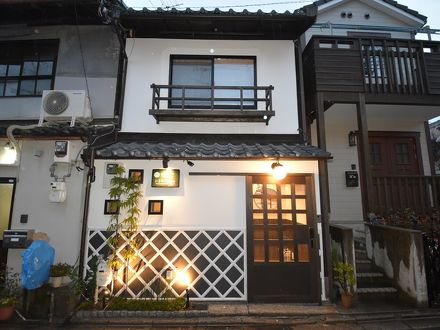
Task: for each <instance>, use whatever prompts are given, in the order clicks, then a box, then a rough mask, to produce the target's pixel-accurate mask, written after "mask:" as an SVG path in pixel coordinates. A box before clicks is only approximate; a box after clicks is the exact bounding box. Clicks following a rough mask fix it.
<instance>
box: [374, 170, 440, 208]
mask: <svg viewBox="0 0 440 330" xmlns="http://www.w3.org/2000/svg"><path fill="white" fill-rule="evenodd" d="M372 197H373V199H372V201H371V203H370V211H371V212H375V213H377V214H381V215H386V214H388V213H390V212H393V211H394V212H395V211H396V210H404V209H408V208H409V209H411V210H413V211H414V212H416V213H419V214H426V213H429V212H430V211H432V209H433V208H436V209H437V210H438V209H439V207H440V176H423V175H408V176H406V175H396V176H373V189H372Z"/></svg>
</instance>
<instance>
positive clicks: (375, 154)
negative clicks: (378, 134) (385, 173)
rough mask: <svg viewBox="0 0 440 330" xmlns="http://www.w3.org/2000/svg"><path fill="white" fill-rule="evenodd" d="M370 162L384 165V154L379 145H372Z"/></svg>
mask: <svg viewBox="0 0 440 330" xmlns="http://www.w3.org/2000/svg"><path fill="white" fill-rule="evenodd" d="M370 162H371V164H373V165H375V164H382V152H381V149H380V144H379V143H370Z"/></svg>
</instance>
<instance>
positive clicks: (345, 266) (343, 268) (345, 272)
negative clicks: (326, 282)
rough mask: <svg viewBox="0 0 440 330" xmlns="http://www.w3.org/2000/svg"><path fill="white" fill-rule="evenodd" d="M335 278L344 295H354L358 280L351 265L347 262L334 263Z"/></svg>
mask: <svg viewBox="0 0 440 330" xmlns="http://www.w3.org/2000/svg"><path fill="white" fill-rule="evenodd" d="M333 277H334V279H335V281H336V282H337V283H338V284H339V286H340V287H341V289H342V290H343V291H344V293H346V294H349V293H352V291H353V286H354V285H355V284H356V278H355V276H354V269H353V266H352V265H351V264H349V263H347V262H336V263H334V264H333Z"/></svg>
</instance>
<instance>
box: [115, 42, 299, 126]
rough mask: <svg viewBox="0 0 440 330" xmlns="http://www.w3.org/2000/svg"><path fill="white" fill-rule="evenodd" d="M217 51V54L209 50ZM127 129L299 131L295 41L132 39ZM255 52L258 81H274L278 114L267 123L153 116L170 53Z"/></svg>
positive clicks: (265, 83) (165, 79)
mask: <svg viewBox="0 0 440 330" xmlns="http://www.w3.org/2000/svg"><path fill="white" fill-rule="evenodd" d="M211 49H213V50H214V53H210V50H211ZM126 51H127V54H128V72H127V82H126V91H125V104H124V116H123V123H122V131H124V132H154V133H175V132H181V133H225V134H229V133H247V134H253V133H258V134H261V133H263V134H264V133H267V134H286V133H290V134H297V133H298V132H297V129H298V109H297V108H298V105H297V97H296V73H295V53H294V45H293V42H292V41H277V40H269V41H268V40H257V41H248V40H240V41H231V40H229V41H224V40H174V39H128V40H127V47H126ZM173 54H175V55H219V56H221V55H223V56H228V55H231V56H240V55H241V56H256V63H257V64H256V65H257V70H256V71H257V74H256V76H257V85H258V86H269V85H273V86H274V87H275V90H274V91H273V109H274V111H275V117H273V118H271V120H270V123H269V125H268V126H266V125H265V123H233V122H232V123H231V122H228V123H212V122H211V123H209V124H208V123H199V122H161V123H160V124H156V120H155V119H154V118H153V116H150V115H149V114H148V110H149V109H150V108H151V99H152V90H151V88H150V85H151V84H153V83H155V84H163V85H167V84H168V83H169V73H170V55H173ZM260 106H261V104H260Z"/></svg>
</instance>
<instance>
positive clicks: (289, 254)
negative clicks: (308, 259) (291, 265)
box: [283, 241, 295, 262]
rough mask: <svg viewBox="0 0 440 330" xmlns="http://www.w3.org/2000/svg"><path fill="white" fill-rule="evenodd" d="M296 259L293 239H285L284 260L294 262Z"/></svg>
mask: <svg viewBox="0 0 440 330" xmlns="http://www.w3.org/2000/svg"><path fill="white" fill-rule="evenodd" d="M294 260H295V255H294V253H293V241H284V249H283V261H284V262H293V261H294Z"/></svg>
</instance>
